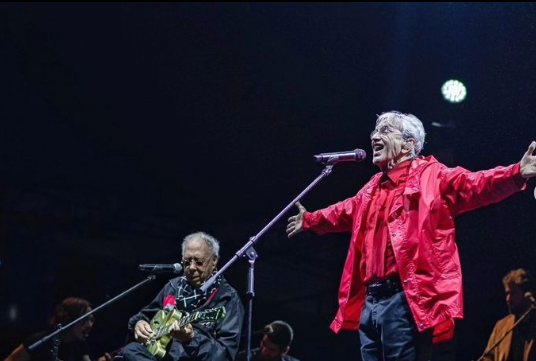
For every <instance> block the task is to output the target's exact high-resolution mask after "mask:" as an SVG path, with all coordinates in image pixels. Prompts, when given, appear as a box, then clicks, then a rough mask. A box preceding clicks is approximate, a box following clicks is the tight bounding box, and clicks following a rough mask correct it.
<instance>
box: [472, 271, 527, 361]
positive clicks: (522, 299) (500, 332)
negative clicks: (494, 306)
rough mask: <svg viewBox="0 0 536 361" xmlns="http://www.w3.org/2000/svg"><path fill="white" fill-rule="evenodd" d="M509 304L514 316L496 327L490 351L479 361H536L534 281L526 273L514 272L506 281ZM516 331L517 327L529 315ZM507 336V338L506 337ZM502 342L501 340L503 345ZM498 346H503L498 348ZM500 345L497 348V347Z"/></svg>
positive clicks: (492, 335) (507, 276) (510, 316)
mask: <svg viewBox="0 0 536 361" xmlns="http://www.w3.org/2000/svg"><path fill="white" fill-rule="evenodd" d="M503 285H504V292H505V294H506V304H507V305H508V310H509V312H510V314H509V315H508V316H506V317H504V318H502V319H500V320H499V321H497V323H496V324H495V328H494V329H493V332H492V333H491V336H490V338H489V341H488V346H487V347H486V351H484V354H483V355H482V357H481V358H480V359H479V360H485V361H507V360H508V361H534V360H536V348H535V347H534V341H535V340H536V317H535V316H534V308H531V307H533V304H532V302H534V298H533V297H532V293H531V288H532V278H531V276H530V273H528V272H527V271H525V270H524V269H521V268H520V269H517V270H513V271H510V272H509V273H508V274H507V275H506V276H504V278H503ZM528 310H532V311H531V312H529V313H528V315H527V317H525V318H524V319H523V320H522V321H521V322H520V323H519V324H518V325H517V326H516V327H515V328H514V329H513V331H511V332H509V331H510V330H512V327H513V326H514V323H516V322H518V321H519V320H520V318H521V317H522V316H523V315H524V314H525V313H526V312H527V311H528ZM505 335H506V337H504V336H505ZM503 337H504V339H502V340H501V338H503ZM499 340H501V341H500V342H499ZM497 342H499V343H498V344H497ZM495 344H497V346H496V347H495V348H493V346H494V345H495Z"/></svg>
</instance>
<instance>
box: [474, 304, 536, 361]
mask: <svg viewBox="0 0 536 361" xmlns="http://www.w3.org/2000/svg"><path fill="white" fill-rule="evenodd" d="M534 310H536V307H534V305H532V304H531V305H530V307H529V309H528V310H527V311H526V312H525V313H524V314H523V315H522V316H521V317H519V320H517V321H516V322H515V323H514V325H513V326H512V328H510V329H509V330H508V331H506V332H505V333H504V335H502V337H501V338H500V339H498V340H497V342H495V343H494V344H493V345H492V346H491V347H490V348H489V349H488V350H485V351H484V353H483V354H482V356H480V357H479V358H478V360H476V361H482V360H483V359H484V357H486V356H487V355H488V354H489V353H490V352H491V351H493V350H494V349H495V348H496V347H497V346H499V344H500V343H501V342H502V340H504V339H505V338H506V336H508V334H510V332H512V331H513V330H514V328H516V327H517V325H519V324H520V323H521V322H522V321H523V320H524V319H525V318H527V317H528V315H529V313H531V312H532V311H534Z"/></svg>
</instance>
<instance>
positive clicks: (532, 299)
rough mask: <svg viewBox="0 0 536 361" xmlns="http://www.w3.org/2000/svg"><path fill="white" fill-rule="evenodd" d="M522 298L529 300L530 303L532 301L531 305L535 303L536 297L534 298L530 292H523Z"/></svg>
mask: <svg viewBox="0 0 536 361" xmlns="http://www.w3.org/2000/svg"><path fill="white" fill-rule="evenodd" d="M523 297H524V298H526V299H527V300H529V301H530V303H532V304H533V305H536V299H535V298H534V296H533V295H532V292H530V291H529V292H525V294H524V295H523Z"/></svg>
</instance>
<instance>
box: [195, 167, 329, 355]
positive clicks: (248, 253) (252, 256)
mask: <svg viewBox="0 0 536 361" xmlns="http://www.w3.org/2000/svg"><path fill="white" fill-rule="evenodd" d="M332 161H333V163H332ZM326 163H327V164H326V167H325V168H324V170H322V173H321V174H320V175H319V176H318V177H316V179H315V180H314V181H313V182H311V184H309V186H307V188H305V189H304V190H303V191H302V192H301V193H300V194H298V196H297V197H296V198H294V199H293V200H292V201H291V202H290V203H289V204H288V205H287V206H286V207H285V208H284V209H283V210H282V211H281V212H279V214H278V215H277V216H275V218H274V219H272V220H271V221H270V223H268V224H267V225H266V226H265V227H264V228H263V229H261V231H260V232H259V233H257V234H256V235H255V236H253V237H250V238H249V241H248V242H247V243H246V244H245V245H244V246H243V247H242V248H241V249H240V250H239V251H238V252H236V253H235V255H234V256H233V258H231V259H230V260H229V261H228V262H227V263H226V264H225V265H224V266H223V267H222V268H220V270H219V271H218V272H216V273H215V274H214V275H213V276H212V277H210V278H209V279H208V280H207V281H206V282H205V283H204V284H203V286H201V291H203V292H206V291H207V289H208V288H209V287H210V286H212V284H213V283H214V281H215V280H216V278H217V277H219V276H220V275H221V274H222V273H224V272H225V271H226V270H227V268H229V267H230V266H231V265H232V264H233V263H234V262H236V260H237V259H239V258H241V257H247V258H248V259H249V270H248V281H247V287H248V289H247V293H246V294H247V297H248V310H247V325H246V327H247V329H246V332H247V335H246V336H247V342H246V360H247V361H250V360H251V320H252V316H253V298H254V297H255V291H254V273H255V260H256V259H257V257H258V255H257V252H255V249H254V248H253V245H254V244H255V243H256V242H257V241H258V240H259V239H260V238H261V237H262V236H263V235H264V234H265V233H266V232H267V231H268V229H270V228H271V227H272V226H273V225H274V224H275V223H276V222H277V221H278V220H279V219H280V218H281V217H282V216H283V215H284V214H285V213H287V212H288V211H289V210H290V208H292V207H293V206H294V204H295V203H296V202H298V201H299V200H300V199H301V198H302V197H303V196H304V195H306V194H307V193H308V192H309V191H310V190H311V189H313V188H314V187H315V186H316V185H317V184H318V183H319V182H320V181H321V180H322V179H323V178H325V177H327V176H328V175H330V174H331V171H332V170H333V165H334V160H332V159H331V158H330V159H329V160H328V161H327V162H326Z"/></svg>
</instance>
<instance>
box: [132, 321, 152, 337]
mask: <svg viewBox="0 0 536 361" xmlns="http://www.w3.org/2000/svg"><path fill="white" fill-rule="evenodd" d="M153 333H154V332H153V330H152V329H151V326H150V325H149V323H148V322H147V321H144V320H140V321H138V322H137V323H136V326H134V338H135V339H136V341H138V342H139V343H146V342H147V341H148V340H149V339H150V338H151V336H152V335H153Z"/></svg>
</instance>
